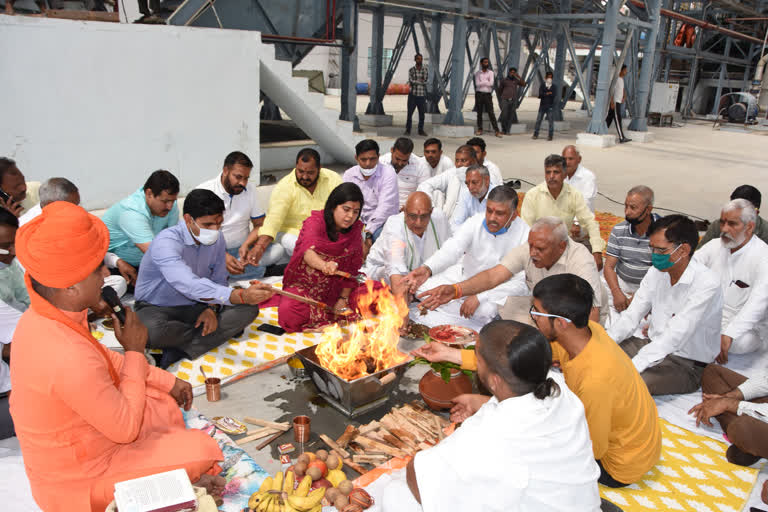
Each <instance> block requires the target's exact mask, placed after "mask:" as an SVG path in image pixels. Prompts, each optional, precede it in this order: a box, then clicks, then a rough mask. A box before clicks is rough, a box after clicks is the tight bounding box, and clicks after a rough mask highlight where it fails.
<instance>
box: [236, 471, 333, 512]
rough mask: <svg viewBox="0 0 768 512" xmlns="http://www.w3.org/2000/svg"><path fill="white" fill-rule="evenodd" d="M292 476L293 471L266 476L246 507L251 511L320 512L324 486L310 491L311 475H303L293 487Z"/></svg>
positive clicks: (293, 476)
mask: <svg viewBox="0 0 768 512" xmlns="http://www.w3.org/2000/svg"><path fill="white" fill-rule="evenodd" d="M294 478H295V475H294V474H293V471H288V472H287V473H285V475H283V472H282V471H280V472H279V473H278V474H276V475H275V477H274V478H272V477H271V476H268V477H267V478H265V479H264V482H262V484H261V487H259V490H258V491H257V492H255V493H253V494H252V495H251V497H250V499H249V500H248V508H249V509H251V511H253V512H320V510H321V509H322V508H323V505H322V504H321V503H320V502H321V501H322V500H323V496H325V488H324V487H320V488H319V489H315V490H314V491H312V492H310V491H309V488H310V487H311V486H312V477H310V476H305V477H304V478H303V479H302V480H301V483H300V484H299V486H298V487H297V488H296V489H294V488H293V485H294V483H295V482H294Z"/></svg>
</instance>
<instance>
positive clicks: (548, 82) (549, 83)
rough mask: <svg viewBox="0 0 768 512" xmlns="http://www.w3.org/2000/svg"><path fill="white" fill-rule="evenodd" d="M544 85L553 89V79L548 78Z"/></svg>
mask: <svg viewBox="0 0 768 512" xmlns="http://www.w3.org/2000/svg"><path fill="white" fill-rule="evenodd" d="M544 83H545V84H547V87H552V79H551V78H547V79H546V80H544Z"/></svg>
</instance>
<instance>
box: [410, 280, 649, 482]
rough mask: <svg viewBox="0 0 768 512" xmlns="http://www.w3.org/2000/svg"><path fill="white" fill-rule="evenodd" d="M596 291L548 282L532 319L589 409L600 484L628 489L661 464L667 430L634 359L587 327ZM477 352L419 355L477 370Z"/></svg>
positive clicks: (430, 349)
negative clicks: (550, 343) (660, 424)
mask: <svg viewBox="0 0 768 512" xmlns="http://www.w3.org/2000/svg"><path fill="white" fill-rule="evenodd" d="M592 297H593V292H592V288H591V287H590V286H589V283H587V282H586V281H585V280H584V279H582V278H580V277H578V276H575V275H573V274H558V275H554V276H549V277H546V278H544V279H542V280H541V281H539V283H538V284H537V285H536V287H535V288H534V289H533V305H532V306H531V311H530V314H531V319H532V320H533V322H534V323H535V324H536V327H537V328H538V329H539V331H541V332H542V334H544V336H546V337H547V339H549V340H550V341H551V342H552V359H553V361H554V362H556V363H559V365H560V368H561V369H562V371H563V376H564V377H565V383H566V384H567V385H568V388H569V389H570V390H571V391H573V392H574V393H576V395H577V396H578V397H579V398H580V399H581V401H582V403H583V404H584V410H585V412H586V415H587V423H588V424H589V434H590V437H591V438H592V450H593V452H594V456H595V459H596V460H597V463H598V465H599V466H600V480H599V482H600V483H601V484H603V485H606V486H608V487H625V486H627V485H629V484H631V483H633V482H636V481H638V480H639V479H640V478H641V477H642V476H643V475H644V474H645V473H647V472H648V470H650V469H651V468H652V467H653V466H654V465H655V464H656V462H657V461H658V460H659V456H660V454H661V429H660V426H659V419H658V412H657V410H656V404H655V403H654V401H653V398H651V395H650V393H648V388H647V387H646V386H645V383H644V382H643V380H642V379H641V378H640V375H639V374H638V373H637V370H636V369H635V367H634V366H633V365H632V361H631V360H630V359H629V357H628V356H627V355H626V354H625V353H624V352H623V351H622V350H621V348H619V346H618V345H617V344H616V343H615V342H614V341H613V340H612V339H610V338H609V337H608V335H607V334H606V332H605V330H604V329H603V328H602V327H601V326H600V324H598V323H596V322H592V321H590V320H589V312H590V309H591V308H592ZM475 354H476V352H475V351H474V350H459V349H457V348H451V347H447V346H445V345H443V344H441V343H429V344H426V345H424V346H422V347H420V348H419V349H417V350H414V351H413V355H416V356H421V357H424V358H426V359H427V360H429V361H449V362H453V363H456V364H461V365H462V368H465V369H469V370H476V369H477V357H476V355H475Z"/></svg>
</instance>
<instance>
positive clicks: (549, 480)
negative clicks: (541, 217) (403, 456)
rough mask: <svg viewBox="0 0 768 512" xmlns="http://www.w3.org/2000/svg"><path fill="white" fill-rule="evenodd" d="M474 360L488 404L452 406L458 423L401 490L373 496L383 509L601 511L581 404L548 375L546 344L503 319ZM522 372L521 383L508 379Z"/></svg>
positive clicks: (467, 399) (465, 399)
mask: <svg viewBox="0 0 768 512" xmlns="http://www.w3.org/2000/svg"><path fill="white" fill-rule="evenodd" d="M477 352H478V376H479V377H480V380H481V382H482V383H483V385H484V386H485V387H486V388H487V389H489V390H490V391H491V393H492V394H493V396H492V397H490V398H489V397H486V396H481V395H460V396H458V397H457V398H456V399H455V400H454V402H455V403H457V405H456V406H455V407H454V409H453V410H452V411H451V420H452V421H457V422H460V421H461V422H463V423H462V424H461V426H460V427H458V428H457V429H456V431H455V432H454V433H453V434H451V435H450V436H448V437H447V438H445V439H443V440H442V441H440V443H439V444H438V445H437V446H434V447H432V448H429V449H427V450H423V451H421V452H419V453H417V454H416V456H415V457H414V459H413V461H412V462H410V463H409V465H408V467H407V468H406V471H405V473H406V475H405V482H403V480H402V476H400V479H398V475H393V482H392V483H391V484H390V487H389V488H387V489H385V490H384V492H383V493H382V495H381V496H380V498H381V502H382V504H383V506H384V510H398V512H412V511H413V512H416V511H420V510H423V511H424V512H451V511H457V512H458V511H461V512H470V511H472V512H474V511H499V512H502V511H503V512H511V511H519V512H540V511H550V512H556V511H562V512H566V511H567V512H596V511H598V510H600V496H599V493H598V487H597V478H598V476H599V474H600V470H599V469H598V466H597V463H596V462H595V460H594V455H593V453H592V442H591V441H590V437H589V429H588V426H587V422H586V418H585V415H584V406H583V405H582V403H581V401H580V400H579V398H578V397H577V396H576V395H574V394H573V392H572V391H570V390H569V389H568V386H566V384H565V381H564V379H563V378H562V376H561V375H560V374H559V373H555V372H552V371H548V369H549V366H550V364H551V359H552V352H551V349H550V347H549V343H548V342H547V341H546V339H544V337H543V336H542V335H541V333H540V332H538V331H537V330H536V329H534V328H533V327H530V326H527V325H523V324H520V323H518V322H513V321H509V320H500V321H495V322H492V323H490V324H489V325H487V326H485V327H484V328H483V330H482V331H481V333H480V341H479V342H478V344H477ZM523 353H524V354H523ZM547 357H548V360H547ZM521 367H522V368H526V378H525V379H523V378H521V376H520V375H519V374H518V373H516V372H515V370H516V369H517V371H518V372H519V373H522V372H521V371H520V370H519V368H521ZM481 404H482V405H481ZM401 475H402V474H401ZM417 499H418V500H419V503H420V504H419V503H417V501H416V500H417Z"/></svg>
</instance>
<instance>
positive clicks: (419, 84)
mask: <svg viewBox="0 0 768 512" xmlns="http://www.w3.org/2000/svg"><path fill="white" fill-rule="evenodd" d="M414 60H415V61H416V65H415V66H413V67H412V68H411V69H409V70H408V83H409V84H410V86H411V91H410V92H409V93H408V121H406V123H405V134H406V135H410V134H411V118H412V117H413V111H414V110H415V109H417V108H418V109H419V135H422V136H424V137H426V136H427V134H426V133H425V132H424V112H425V110H426V107H427V98H426V96H427V77H428V76H429V72H428V71H427V66H424V65H423V62H424V58H423V57H422V56H421V54H420V53H417V54H416V57H415V58H414Z"/></svg>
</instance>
